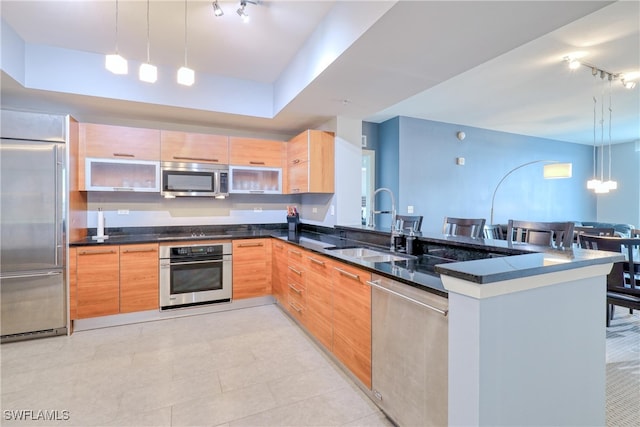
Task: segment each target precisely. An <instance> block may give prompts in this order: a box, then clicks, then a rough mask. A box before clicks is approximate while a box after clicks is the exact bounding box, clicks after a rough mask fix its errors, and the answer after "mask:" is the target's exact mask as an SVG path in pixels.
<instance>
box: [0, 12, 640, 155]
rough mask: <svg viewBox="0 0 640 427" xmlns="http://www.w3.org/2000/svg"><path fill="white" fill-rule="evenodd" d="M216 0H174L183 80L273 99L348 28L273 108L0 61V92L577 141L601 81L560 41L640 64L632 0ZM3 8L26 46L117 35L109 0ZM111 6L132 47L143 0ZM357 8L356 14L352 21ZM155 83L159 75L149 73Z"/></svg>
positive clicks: (629, 95) (639, 21)
mask: <svg viewBox="0 0 640 427" xmlns="http://www.w3.org/2000/svg"><path fill="white" fill-rule="evenodd" d="M219 4H220V6H221V7H222V8H223V9H224V11H225V14H224V16H222V17H215V16H214V15H213V8H212V3H211V1H199V0H189V1H188V2H187V3H186V5H187V44H186V47H187V58H188V65H189V67H191V68H193V69H194V70H195V71H196V79H198V77H199V76H203V75H208V76H210V77H211V80H215V79H216V78H229V79H235V81H238V82H242V81H246V82H250V83H251V84H257V85H267V86H269V85H271V86H272V87H273V92H274V97H275V98H277V97H278V93H277V92H278V91H279V90H280V87H281V86H283V85H284V83H283V82H284V80H285V77H286V78H289V79H291V76H292V75H293V76H294V77H295V73H292V71H291V70H292V68H291V67H292V66H293V65H292V64H295V63H296V62H295V61H299V60H300V59H301V58H305V57H309V58H311V57H313V55H317V54H318V52H314V51H313V49H312V48H313V47H314V46H319V45H321V43H322V41H324V40H326V39H330V38H331V37H343V38H345V39H346V40H349V37H352V38H353V40H351V41H350V42H349V43H348V45H347V46H345V48H344V50H343V51H342V52H338V54H337V56H336V57H335V58H333V60H332V61H331V62H329V63H327V66H326V67H324V68H323V69H321V70H319V72H318V73H317V75H314V76H312V78H309V79H308V81H307V82H306V83H305V85H304V87H301V88H300V90H299V92H297V93H293V94H292V95H291V96H290V99H289V100H287V101H286V102H284V103H283V105H282V108H281V109H279V108H276V109H275V111H273V114H272V116H271V117H268V116H258V115H256V114H252V113H249V112H248V113H243V112H242V111H238V112H237V113H228V112H225V111H222V110H218V109H216V108H202V106H200V105H196V104H194V105H193V106H189V105H188V102H187V101H188V100H184V102H182V105H181V106H176V104H175V103H171V102H169V103H166V102H161V101H158V100H156V99H153V98H145V97H144V96H141V97H140V99H139V100H138V101H132V100H119V99H109V97H107V96H92V95H87V94H83V93H77V92H76V93H74V91H72V90H69V91H63V90H45V89H44V88H42V87H37V88H34V87H31V86H30V81H29V80H28V79H27V80H25V81H22V82H18V81H15V80H14V78H12V77H13V76H11V75H10V74H8V73H7V72H6V70H4V68H3V73H2V105H3V107H15V108H29V109H40V110H45V111H52V112H68V113H71V114H73V115H74V116H76V117H77V118H78V119H80V120H88V119H92V120H94V121H95V120H96V119H97V118H102V119H104V120H111V121H114V120H118V119H122V120H124V119H127V118H129V119H130V118H131V117H135V119H137V120H141V121H156V122H163V123H172V124H174V125H176V126H180V124H185V125H192V126H202V127H212V126H213V127H224V128H232V129H235V130H237V131H238V132H242V131H243V130H246V131H248V132H249V131H250V132H268V133H272V134H282V135H287V134H293V133H296V132H297V131H299V130H301V129H304V128H307V127H315V126H318V125H320V124H322V123H323V122H325V121H327V120H329V119H330V118H331V117H334V116H336V115H341V116H346V117H351V118H356V119H364V120H370V121H383V120H386V119H388V118H390V117H394V116H397V115H402V116H409V117H417V118H424V119H428V120H436V121H442V122H448V123H456V124H460V125H467V126H473V127H480V128H486V129H493V130H499V131H505V132H512V133H518V134H524V135H531V136H538V137H543V138H551V139H559V140H564V141H570V142H577V143H585V144H590V143H592V140H593V136H592V135H593V129H592V127H593V123H592V109H593V104H592V101H591V99H592V96H593V93H594V91H599V90H601V87H599V86H598V84H597V83H596V82H594V79H593V77H592V76H591V72H590V70H589V69H587V68H586V67H583V69H580V70H576V71H574V72H569V70H568V69H567V67H566V64H564V63H563V62H562V60H561V58H562V56H563V55H567V54H569V53H571V52H574V51H582V52H586V54H587V57H586V58H587V60H588V61H589V62H592V63H594V64H597V65H599V66H600V67H602V68H605V69H608V70H611V71H615V72H616V73H617V72H624V73H631V72H638V71H640V3H639V2H636V1H622V2H595V1H567V2H558V1H556V2H539V1H520V2H484V1H471V2H457V1H456V2H437V1H423V2H420V1H400V2H385V3H381V2H375V1H374V2H367V1H362V2H353V3H345V2H335V1H265V2H260V3H259V4H257V5H254V4H252V3H248V4H247V11H248V13H249V14H250V16H251V21H250V22H249V23H243V22H242V21H241V20H240V18H239V17H238V15H237V14H236V12H235V11H236V9H237V8H238V5H239V4H238V2H232V1H220V2H219ZM1 7H2V20H3V22H2V25H3V27H4V26H5V24H8V26H9V27H11V28H12V29H13V30H14V31H15V33H16V34H17V35H18V36H19V37H20V38H21V39H22V40H23V41H24V42H25V43H26V45H27V46H46V47H49V46H51V47H56V48H64V49H68V50H71V51H80V52H89V53H93V54H99V55H103V54H106V53H112V52H113V51H114V50H115V45H116V34H115V10H116V2H115V0H114V1H12V0H3V1H2V4H1ZM184 9H185V2H182V1H164V0H151V1H150V6H149V10H150V12H149V18H150V26H149V33H150V52H149V53H150V60H151V62H152V63H154V64H156V65H160V66H164V67H165V68H167V69H171V70H173V69H175V70H177V68H178V67H180V66H182V65H184V64H183V63H184V54H185V39H184V37H185V27H184V20H185V15H184ZM381 9H384V10H383V11H382V12H381ZM118 10H119V19H118V37H117V44H118V49H119V52H120V53H121V54H122V55H123V56H125V57H126V58H127V59H129V60H130V61H138V62H141V61H145V59H146V32H147V26H146V2H145V1H132V0H120V1H119V2H118ZM337 11H340V13H338V12H337ZM367 20H368V21H367ZM356 22H357V23H358V24H362V22H367V27H366V28H364V29H361V28H360V29H358V28H355V27H356V26H355V23H356ZM351 23H354V25H352V26H351V25H350V24H351ZM3 31H4V29H3ZM340 32H343V33H344V34H342V33H340ZM311 42H316V44H313V43H311ZM3 43H4V42H3ZM4 50H5V49H4V45H3V51H4ZM33 50H34V51H35V50H36V49H33ZM28 54H29V52H28ZM2 63H3V64H5V59H4V57H3V61H2ZM3 67H4V65H3ZM132 73H133V74H135V70H133V72H132ZM130 74H131V72H130ZM129 77H130V79H132V81H133V80H135V78H134V77H132V76H129ZM160 77H162V76H160ZM53 78H54V77H52V79H53ZM18 80H19V79H18ZM200 81H202V79H201V80H200ZM638 81H639V82H640V79H638ZM82 83H83V84H84V83H86V82H85V81H83V82H82ZM614 83H617V84H614V85H613V86H612V100H613V108H614V124H615V131H614V136H613V140H614V142H625V141H632V140H637V139H639V138H640V95H639V94H640V87H636V89H634V90H632V91H629V90H625V89H623V88H622V86H621V85H620V84H619V82H614ZM40 84H41V85H45V84H46V81H45V82H44V83H42V82H40ZM96 84H100V83H99V82H98V83H96ZM134 84H135V82H134ZM141 84H142V83H141ZM162 84H164V83H163V82H162V81H160V79H159V82H158V83H157V85H159V86H157V87H160V85H162ZM638 86H640V84H639V85H638ZM607 88H608V86H607ZM191 89H194V90H200V91H202V90H203V89H202V87H200V88H199V89H198V88H196V87H195V86H194V87H192V88H191ZM144 90H145V91H146V90H148V89H146V88H145V89H144ZM214 95H215V94H214V93H213V92H212V94H211V96H212V97H213V96H214ZM275 98H274V99H275ZM345 100H348V101H347V102H345ZM181 101H183V100H181ZM251 102H252V100H251V99H247V100H246V104H247V105H249V104H250V103H251ZM275 104H276V103H275V102H274V105H275Z"/></svg>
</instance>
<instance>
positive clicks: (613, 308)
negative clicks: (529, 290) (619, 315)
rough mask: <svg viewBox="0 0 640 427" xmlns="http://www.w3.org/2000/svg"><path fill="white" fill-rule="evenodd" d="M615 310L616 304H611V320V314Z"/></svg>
mask: <svg viewBox="0 0 640 427" xmlns="http://www.w3.org/2000/svg"><path fill="white" fill-rule="evenodd" d="M615 312H616V305H615V304H611V320H613V315H614V314H615Z"/></svg>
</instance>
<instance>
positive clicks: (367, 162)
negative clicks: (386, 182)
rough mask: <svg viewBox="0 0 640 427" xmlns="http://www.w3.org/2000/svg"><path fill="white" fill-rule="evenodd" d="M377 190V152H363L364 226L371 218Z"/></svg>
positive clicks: (362, 218)
mask: <svg viewBox="0 0 640 427" xmlns="http://www.w3.org/2000/svg"><path fill="white" fill-rule="evenodd" d="M375 188H376V152H375V151H374V150H366V149H363V150H362V203H361V208H360V212H361V213H360V217H361V218H360V219H361V222H362V225H367V222H368V218H370V216H371V201H372V200H373V192H374V191H375Z"/></svg>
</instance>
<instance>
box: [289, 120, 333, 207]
mask: <svg viewBox="0 0 640 427" xmlns="http://www.w3.org/2000/svg"><path fill="white" fill-rule="evenodd" d="M334 163H335V149H334V135H333V133H331V132H325V131H320V130H306V131H304V132H302V133H301V134H299V135H297V136H295V137H294V138H292V139H291V141H289V143H288V145H287V169H288V173H289V174H288V175H289V179H288V180H289V183H288V184H289V191H288V192H289V193H292V194H296V193H333V192H334Z"/></svg>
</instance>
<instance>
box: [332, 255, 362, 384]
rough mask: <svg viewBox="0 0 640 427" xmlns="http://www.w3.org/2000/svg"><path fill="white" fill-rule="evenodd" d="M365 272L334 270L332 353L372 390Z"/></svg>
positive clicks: (341, 266) (347, 267)
mask: <svg viewBox="0 0 640 427" xmlns="http://www.w3.org/2000/svg"><path fill="white" fill-rule="evenodd" d="M368 280H371V273H369V272H368V271H366V270H362V269H359V268H355V267H352V266H350V265H347V264H343V263H337V264H336V265H335V266H334V268H333V275H332V284H333V353H334V354H335V356H336V357H337V358H338V359H339V360H340V361H341V362H342V363H343V364H344V365H345V366H346V367H347V368H348V369H349V370H350V371H351V372H353V374H354V375H355V376H356V377H358V378H359V379H360V381H362V382H363V383H364V384H365V385H366V386H367V387H368V388H371V288H370V287H369V285H367V283H366V282H367V281H368Z"/></svg>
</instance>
